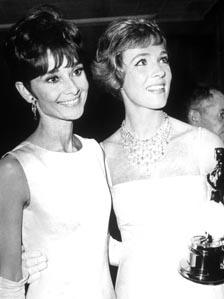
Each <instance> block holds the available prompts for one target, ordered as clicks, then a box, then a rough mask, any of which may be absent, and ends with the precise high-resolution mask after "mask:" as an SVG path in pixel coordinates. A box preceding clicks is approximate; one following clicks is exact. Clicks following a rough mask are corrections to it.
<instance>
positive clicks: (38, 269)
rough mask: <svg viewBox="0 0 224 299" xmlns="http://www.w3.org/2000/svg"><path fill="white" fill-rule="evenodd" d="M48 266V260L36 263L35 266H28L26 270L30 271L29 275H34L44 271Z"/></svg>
mask: <svg viewBox="0 0 224 299" xmlns="http://www.w3.org/2000/svg"><path fill="white" fill-rule="evenodd" d="M47 267H48V264H47V263H46V262H44V263H41V264H38V265H36V266H35V267H29V268H26V270H27V271H28V273H29V275H31V276H32V275H34V274H36V273H39V272H41V271H43V270H44V269H46V268H47Z"/></svg>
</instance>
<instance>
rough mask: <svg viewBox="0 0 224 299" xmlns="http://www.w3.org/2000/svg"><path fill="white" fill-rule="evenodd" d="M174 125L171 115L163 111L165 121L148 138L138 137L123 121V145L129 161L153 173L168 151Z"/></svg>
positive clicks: (148, 172) (146, 171) (145, 171)
mask: <svg viewBox="0 0 224 299" xmlns="http://www.w3.org/2000/svg"><path fill="white" fill-rule="evenodd" d="M171 131H172V126H171V123H170V119H169V116H168V115H167V114H166V113H165V112H163V121H162V124H161V126H160V127H159V129H158V130H157V131H156V133H155V134H154V135H153V136H152V137H151V138H148V139H140V138H138V137H137V136H136V135H135V133H134V132H130V131H129V129H128V128H127V125H126V123H125V121H123V122H122V125H121V129H120V133H121V140H122V146H123V148H124V150H125V152H126V154H127V157H128V160H129V162H130V163H131V164H132V165H134V166H137V167H139V168H141V170H142V171H143V172H144V173H145V174H146V175H151V172H152V170H153V167H154V166H155V163H156V162H157V161H159V160H161V159H162V157H163V156H164V155H165V153H166V151H167V145H168V144H169V141H170V137H171Z"/></svg>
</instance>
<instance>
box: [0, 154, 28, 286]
mask: <svg viewBox="0 0 224 299" xmlns="http://www.w3.org/2000/svg"><path fill="white" fill-rule="evenodd" d="M27 199H28V192H27V183H26V180H25V175H24V173H23V170H22V168H21V166H20V164H19V162H18V161H17V160H15V159H13V158H10V157H6V158H4V159H2V160H0V276H2V277H5V278H8V279H10V280H15V281H19V280H20V279H21V278H22V269H21V243H22V218H23V207H24V205H25V203H26V201H27Z"/></svg>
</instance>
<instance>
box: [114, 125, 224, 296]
mask: <svg viewBox="0 0 224 299" xmlns="http://www.w3.org/2000/svg"><path fill="white" fill-rule="evenodd" d="M204 132H206V131H204ZM195 134H197V139H198V140H197V142H196V143H195V142H194V143H192V142H191V136H190V137H187V138H186V140H185V142H183V143H182V144H178V143H177V144H176V145H175V146H176V149H175V151H171V152H170V153H168V154H167V155H168V156H167V158H166V160H165V161H163V163H166V167H165V168H164V169H165V170H164V173H163V174H162V175H161V177H155V178H147V179H140V180H135V181H126V182H121V183H118V184H116V185H114V186H111V191H112V197H113V205H114V211H115V214H116V217H117V222H118V226H119V229H120V232H121V237H122V254H121V259H120V264H119V269H118V275H117V280H116V295H117V299H165V298H167V299H215V298H217V299H223V298H224V289H223V285H219V286H207V285H200V284H197V283H193V282H191V281H189V280H187V279H185V278H183V277H182V276H181V275H180V274H179V273H178V267H179V263H180V261H181V260H182V259H183V258H187V257H188V253H189V251H188V246H189V245H190V241H191V238H192V237H193V236H196V235H201V234H204V233H205V232H206V231H207V232H209V233H210V234H212V235H213V236H215V237H217V236H219V237H222V236H223V235H224V206H223V205H222V204H221V203H219V204H218V203H216V202H214V201H213V202H211V201H210V188H209V186H208V184H207V180H206V176H205V173H203V169H200V167H201V166H202V165H200V164H201V162H202V161H200V151H201V150H203V148H200V144H201V142H200V141H201V138H206V134H205V136H204V137H203V134H202V131H201V130H197V131H196V132H194V135H195ZM191 135H193V134H191ZM194 139H195V136H194ZM172 152H173V153H175V154H174V155H173V156H172ZM177 153H178V154H177ZM213 153H214V151H212V155H213ZM183 162H184V163H183ZM166 169H167V170H169V171H168V172H169V173H167V174H166V171H167V170H166Z"/></svg>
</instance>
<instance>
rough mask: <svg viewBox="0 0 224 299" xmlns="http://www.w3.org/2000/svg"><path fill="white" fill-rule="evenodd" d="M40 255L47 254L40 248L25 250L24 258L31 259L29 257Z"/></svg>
mask: <svg viewBox="0 0 224 299" xmlns="http://www.w3.org/2000/svg"><path fill="white" fill-rule="evenodd" d="M40 256H45V255H44V254H43V253H42V252H41V251H40V250H35V251H28V252H27V251H25V252H24V253H23V255H22V258H23V259H29V258H37V257H40Z"/></svg>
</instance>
